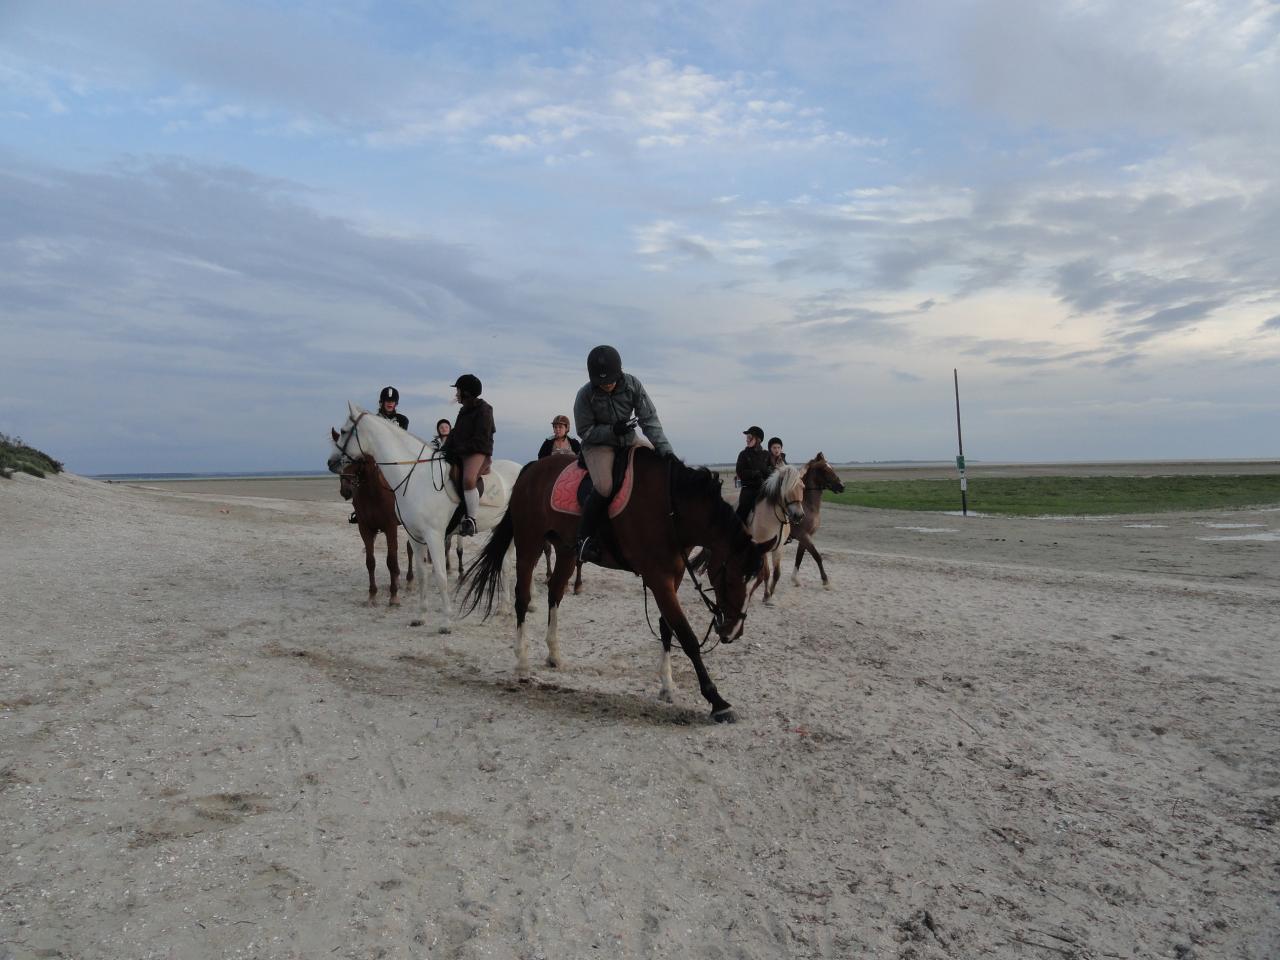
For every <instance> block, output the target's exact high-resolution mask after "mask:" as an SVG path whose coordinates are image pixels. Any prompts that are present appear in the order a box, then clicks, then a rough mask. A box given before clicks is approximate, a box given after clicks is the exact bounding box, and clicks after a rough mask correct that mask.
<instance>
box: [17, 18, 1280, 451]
mask: <svg viewBox="0 0 1280 960" xmlns="http://www.w3.org/2000/svg"><path fill="white" fill-rule="evenodd" d="M599 343H609V344H612V345H614V346H615V347H617V348H618V350H619V351H620V352H621V354H622V358H623V364H624V368H625V369H626V370H627V371H628V372H630V373H632V374H634V375H636V376H637V377H639V379H640V380H641V381H642V382H643V383H644V385H645V387H646V389H647V390H648V392H649V394H650V396H651V397H652V398H653V400H654V403H655V405H656V406H657V409H658V412H659V415H660V417H661V419H662V422H663V424H664V427H665V429H666V432H667V434H668V436H669V438H670V439H671V441H672V443H673V445H674V447H675V449H676V452H677V453H678V454H680V455H681V456H683V457H684V458H685V459H686V460H688V461H690V462H695V463H699V462H725V461H731V460H732V459H733V457H734V456H735V455H736V452H737V450H738V449H739V448H740V447H741V446H742V431H743V430H744V429H746V427H748V426H749V425H753V424H759V425H760V426H761V427H762V428H763V429H764V431H765V433H766V436H771V435H775V434H776V435H778V436H780V437H782V439H783V440H784V441H785V443H786V448H787V451H788V453H789V455H790V457H791V459H792V460H793V461H794V460H803V459H805V458H808V457H809V456H812V455H813V454H814V453H816V452H817V451H819V450H821V451H823V452H824V453H825V454H826V455H827V457H828V459H832V460H836V461H853V460H859V461H870V460H900V459H914V460H946V459H949V458H951V457H954V456H955V453H956V415H955V406H954V404H955V392H954V391H955V388H954V383H953V370H954V371H958V376H959V387H960V401H961V412H962V415H963V424H964V450H965V454H966V456H967V458H968V459H969V460H971V461H973V460H988V461H991V460H1025V461H1055V460H1095V459H1097V460H1119V459H1195V458H1275V457H1280V374H1278V372H1277V365H1278V364H1277V361H1280V4H1277V3H1275V2H1265V0H1188V2H1183V3H1178V2H1174V0H1121V2H1107V0H1054V2H1052V3H1049V2H1045V3H1039V2H1028V0H990V2H971V0H900V2H875V0H869V2H862V3H849V2H839V3H836V2H823V0H816V2H794V3H785V4H783V3H761V2H752V0H732V2H718V0H717V2H701V3H699V2H680V3H674V2H666V0H650V2H644V0H642V2H635V0H631V2H628V3H612V2H602V0H582V2H576V0H566V2H558V0H528V2H523V3H521V2H516V3H509V2H508V3H495V2H490V0H471V2H468V3H465V4H445V3H437V2H430V0H421V2H407V0H406V2H383V0H363V2H362V0H342V2H338V0H314V2H311V0H298V2H294V0H259V2H253V3H249V2H236V0H188V2H184V3H180V4H175V3H172V2H169V0H132V2H128V3H102V2H101V0H59V2H58V3H48V2H45V0H0V432H4V433H7V434H9V435H10V436H19V437H21V438H22V439H24V440H25V441H27V442H28V443H30V444H32V445H33V446H36V447H38V448H39V449H41V450H43V451H45V452H46V453H49V454H51V455H52V456H54V457H56V458H58V459H60V460H62V461H64V462H65V463H66V465H67V468H68V469H70V470H72V471H74V472H77V473H82V474H95V473H121V472H146V471H175V472H209V471H239V470H246V471H250V470H254V471H256V470H294V469H298V470H310V469H322V468H323V464H324V460H325V458H326V456H327V454H328V430H329V427H330V426H337V425H340V424H341V422H342V421H343V419H344V418H345V416H346V410H347V401H348V400H353V401H355V402H357V403H360V404H362V405H364V406H367V407H369V408H373V407H375V406H376V402H377V395H378V390H379V388H381V387H382V386H384V385H387V384H393V385H395V386H397V387H398V388H399V390H400V393H401V398H402V399H401V405H400V408H401V411H402V412H403V413H405V414H407V415H408V416H409V417H410V419H411V421H412V429H413V430H414V432H419V433H422V434H426V435H429V434H430V433H431V432H433V430H432V427H431V425H433V424H434V422H435V420H436V419H437V418H439V417H441V416H445V417H452V416H453V415H454V413H455V411H456V405H455V404H454V403H453V398H452V390H451V389H450V384H451V383H452V382H453V381H454V379H455V378H456V377H457V375H458V374H461V373H466V372H471V373H475V374H476V375H477V376H479V377H480V378H481V380H482V381H483V383H484V393H483V395H484V397H485V399H487V400H489V402H490V403H491V404H492V405H493V408H494V415H495V420H496V422H497V426H498V434H497V437H496V451H495V454H496V455H497V456H499V457H506V458H510V459H514V460H518V461H524V460H527V459H529V458H531V457H532V456H534V454H535V453H536V450H537V446H538V444H539V443H540V441H541V439H542V438H543V437H545V436H547V435H548V434H549V433H550V421H551V418H552V417H553V416H554V415H556V414H558V413H570V412H571V407H572V402H573V397H574V395H575V393H576V391H577V390H578V388H579V387H580V386H581V385H582V384H583V383H584V382H585V379H586V370H585V359H586V355H587V353H588V351H589V350H590V349H591V347H593V346H595V345H596V344H599Z"/></svg>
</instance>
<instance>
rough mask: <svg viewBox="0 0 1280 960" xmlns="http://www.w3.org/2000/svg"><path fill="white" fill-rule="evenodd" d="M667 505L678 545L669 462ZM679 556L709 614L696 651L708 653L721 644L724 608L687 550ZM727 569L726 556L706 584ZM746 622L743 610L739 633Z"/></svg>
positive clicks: (646, 594)
mask: <svg viewBox="0 0 1280 960" xmlns="http://www.w3.org/2000/svg"><path fill="white" fill-rule="evenodd" d="M667 503H668V504H669V505H670V507H671V509H670V511H668V513H667V518H668V519H669V520H670V521H671V532H672V534H673V536H674V537H675V538H676V542H677V543H679V537H680V528H679V525H678V518H677V516H676V497H675V481H674V478H673V475H672V462H671V461H670V460H668V461H667ZM680 556H681V559H683V560H684V569H685V572H686V573H688V574H689V579H690V580H691V581H693V588H694V589H695V590H696V591H697V592H698V596H699V597H700V598H701V600H702V604H703V606H705V607H706V608H707V610H708V612H710V614H711V622H710V623H708V624H707V629H706V631H705V632H704V633H703V634H702V640H701V641H699V643H698V651H699V652H700V653H710V652H711V651H712V650H714V649H715V648H716V647H718V646H719V645H720V643H721V640H720V631H721V629H722V628H723V627H724V608H723V607H721V606H720V603H719V601H718V600H717V599H715V598H713V597H710V596H708V595H707V591H706V590H705V589H704V588H703V586H702V583H701V581H699V579H698V574H697V573H696V572H695V571H694V568H693V564H692V563H691V562H690V561H689V551H688V549H687V548H685V547H683V546H682V547H681V548H680ZM728 567H729V558H728V556H726V557H725V558H724V559H723V560H721V561H720V566H719V568H718V569H717V570H716V572H715V573H714V574H713V573H711V571H710V570H708V571H707V577H706V579H707V583H708V584H712V585H713V589H714V582H715V578H717V577H719V578H721V579H723V578H724V577H725V575H726V573H727V571H728ZM641 589H642V590H643V591H644V605H645V606H644V618H645V622H646V623H648V624H649V632H650V633H653V635H654V636H655V637H656V636H657V634H656V633H654V629H653V623H652V622H650V620H649V590H648V588H647V587H642V588H641ZM746 622H747V612H746V610H745V609H744V610H743V612H742V620H741V626H740V628H739V631H741V630H742V629H745V627H746ZM712 630H715V631H716V636H715V641H714V642H713V643H708V640H709V638H710V637H711V631H712Z"/></svg>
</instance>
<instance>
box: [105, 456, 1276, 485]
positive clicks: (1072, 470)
mask: <svg viewBox="0 0 1280 960" xmlns="http://www.w3.org/2000/svg"><path fill="white" fill-rule="evenodd" d="M792 462H793V463H796V464H798V465H803V463H804V461H803V460H793V461H792ZM831 465H832V466H833V467H835V468H836V469H837V470H839V471H841V473H845V472H848V473H850V474H856V473H859V472H861V471H867V472H896V471H902V472H904V473H908V474H910V475H912V476H921V475H923V474H924V473H929V472H935V471H942V472H944V473H949V474H954V473H955V472H956V465H955V461H954V460H851V461H847V462H837V461H831ZM701 466H706V467H707V468H708V469H711V470H716V471H719V472H720V473H726V472H727V473H732V472H733V468H734V465H733V464H732V463H708V464H701ZM1236 468H1246V469H1238V470H1237V469H1236ZM965 469H966V472H968V473H971V474H972V473H991V472H992V471H1013V472H1016V473H1024V472H1025V473H1029V474H1033V475H1037V474H1038V475H1049V474H1050V473H1051V472H1053V471H1060V472H1062V473H1064V474H1067V475H1073V474H1080V473H1082V472H1085V471H1096V472H1097V473H1100V474H1112V473H1121V474H1129V473H1137V474H1144V473H1148V472H1152V471H1172V472H1175V473H1182V472H1186V473H1232V472H1240V473H1280V459H1261V458H1241V459H1231V460H1207V459H1200V460H967V462H966V463H965ZM85 476H86V477H87V479H89V480H99V481H101V482H103V483H190V482H201V483H207V482H226V481H244V480H252V481H255V482H256V481H273V480H315V479H318V478H325V477H330V476H332V474H331V473H329V471H327V470H297V471H287V470H284V471H280V470H266V471H243V472H238V473H237V472H219V473H96V474H86V475H85Z"/></svg>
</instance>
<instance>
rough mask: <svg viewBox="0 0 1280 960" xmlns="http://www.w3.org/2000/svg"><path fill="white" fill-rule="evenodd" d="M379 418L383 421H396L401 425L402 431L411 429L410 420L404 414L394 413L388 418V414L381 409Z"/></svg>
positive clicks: (379, 409)
mask: <svg viewBox="0 0 1280 960" xmlns="http://www.w3.org/2000/svg"><path fill="white" fill-rule="evenodd" d="M378 416H380V417H381V418H382V419H383V420H394V421H395V422H396V423H398V424H400V429H401V430H408V429H409V418H408V417H406V416H405V415H404V414H403V413H393V414H391V415H389V416H388V415H387V414H385V413H383V412H382V408H381V407H379V408H378Z"/></svg>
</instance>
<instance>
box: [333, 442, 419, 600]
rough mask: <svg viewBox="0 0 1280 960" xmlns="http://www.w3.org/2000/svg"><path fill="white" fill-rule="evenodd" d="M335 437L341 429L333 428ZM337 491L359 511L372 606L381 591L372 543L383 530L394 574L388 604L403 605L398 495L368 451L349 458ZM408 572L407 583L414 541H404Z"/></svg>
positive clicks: (340, 476)
mask: <svg viewBox="0 0 1280 960" xmlns="http://www.w3.org/2000/svg"><path fill="white" fill-rule="evenodd" d="M330 432H331V433H332V435H333V438H334V439H335V440H336V439H337V437H338V431H336V430H332V429H331V430H330ZM338 492H339V493H341V494H342V498H343V499H344V500H350V501H351V506H352V509H354V510H355V513H356V523H357V524H358V526H359V529H360V539H361V540H363V541H364V565H365V568H366V569H367V570H368V571H369V605H370V606H373V602H374V597H376V596H377V594H378V582H377V579H376V577H375V576H374V571H375V570H376V568H377V562H376V561H375V560H374V559H373V545H374V541H375V540H377V538H378V534H379V533H381V534H382V535H383V536H384V537H386V540H387V572H388V573H390V574H391V600H390V602H389V604H388V605H389V606H393V607H396V606H399V605H400V597H399V592H400V546H399V542H398V541H399V537H398V536H397V533H398V530H399V527H400V521H399V520H398V519H397V518H396V495H395V494H394V493H392V492H391V487H390V486H389V485H388V484H387V481H386V480H385V479H384V478H383V476H382V471H381V470H379V469H378V465H377V463H375V462H374V460H373V457H372V456H370V455H369V454H367V453H366V454H364V455H363V456H360V457H357V458H356V459H354V460H351V461H349V462H348V463H347V464H346V465H345V466H344V467H343V468H342V472H341V473H339V474H338ZM405 551H406V566H407V567H408V570H409V572H408V575H407V576H406V577H405V584H406V586H407V585H408V584H410V583H412V582H413V542H412V541H408V542H406V543H405Z"/></svg>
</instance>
